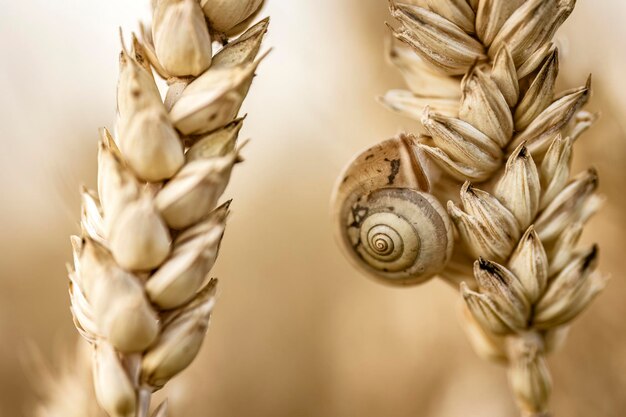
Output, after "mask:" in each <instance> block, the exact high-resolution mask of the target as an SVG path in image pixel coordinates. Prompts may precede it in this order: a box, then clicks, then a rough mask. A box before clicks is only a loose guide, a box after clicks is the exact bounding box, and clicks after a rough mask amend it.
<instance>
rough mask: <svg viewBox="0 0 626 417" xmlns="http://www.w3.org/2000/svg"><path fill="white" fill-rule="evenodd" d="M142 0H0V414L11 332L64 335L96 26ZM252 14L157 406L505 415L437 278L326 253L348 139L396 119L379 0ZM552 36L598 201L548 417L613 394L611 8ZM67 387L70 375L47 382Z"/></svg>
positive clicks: (109, 75)
mask: <svg viewBox="0 0 626 417" xmlns="http://www.w3.org/2000/svg"><path fill="white" fill-rule="evenodd" d="M145 3H147V0H134V1H128V0H126V1H124V0H110V1H107V2H95V1H89V2H87V1H78V0H72V1H70V0H65V1H56V2H50V1H47V0H33V1H30V2H16V1H12V2H9V1H8V0H0V6H2V7H1V8H0V10H1V12H0V33H1V35H2V36H0V51H1V52H2V58H0V92H1V94H0V170H1V172H0V190H1V192H2V197H1V199H2V200H1V201H2V203H1V204H0V249H1V250H0V416H3V417H9V416H10V417H13V416H19V415H29V413H30V410H32V408H33V404H34V401H35V399H36V396H35V391H34V389H33V384H34V383H36V382H37V377H36V376H35V375H34V374H33V373H32V372H30V371H28V369H30V368H31V367H30V366H29V363H30V362H31V361H30V359H29V358H30V357H31V356H30V354H29V351H30V347H31V346H33V345H34V346H36V347H37V348H38V349H39V350H40V351H41V352H42V353H43V356H44V357H45V358H46V359H47V360H48V361H49V362H53V363H58V362H59V358H60V357H61V356H62V355H63V353H64V352H65V353H66V352H67V351H68V350H70V349H72V348H73V346H74V340H75V338H76V335H75V331H74V329H73V327H72V325H71V318H70V314H69V310H68V298H67V288H66V287H67V285H66V278H65V266H64V263H65V262H66V261H68V260H69V258H70V250H69V246H70V245H69V241H68V235H69V234H70V233H72V232H74V231H76V229H77V226H76V222H77V218H78V198H77V187H78V185H79V184H80V183H83V182H84V183H86V184H88V185H92V186H93V185H94V183H95V182H94V180H95V171H96V168H95V162H96V159H95V149H96V146H95V144H96V140H97V128H98V127H99V126H109V127H112V126H113V120H114V107H115V104H114V102H115V101H114V97H115V83H116V76H117V52H118V47H119V44H118V38H117V26H118V25H121V26H122V27H124V28H125V30H126V31H127V32H128V31H130V30H132V29H134V28H135V27H136V25H135V21H136V19H137V17H139V16H142V17H143V18H146V17H147V16H148V13H147V4H145ZM266 3H267V5H266V8H265V11H264V13H263V14H265V15H270V16H271V17H272V24H271V27H270V35H269V36H268V38H267V42H266V46H267V47H270V46H271V47H273V48H274V51H273V52H272V54H271V55H270V57H269V58H268V59H267V61H266V62H264V63H263V65H262V66H261V68H260V70H259V72H258V76H257V78H256V80H255V83H254V84H253V88H252V91H251V94H250V96H249V98H248V100H247V102H246V106H245V109H244V111H246V112H248V113H249V116H248V119H247V120H246V124H245V126H244V131H243V137H251V138H252V139H253V141H252V143H251V144H250V145H249V146H248V147H247V148H246V149H245V157H246V163H245V164H242V165H240V166H239V167H238V168H237V170H236V172H235V175H234V177H233V180H232V182H231V185H230V186H229V188H228V189H227V191H226V196H227V197H233V198H234V204H233V216H232V218H231V220H230V223H229V226H228V229H227V233H226V237H225V241H224V244H223V247H222V253H221V257H220V260H219V262H218V264H217V266H216V268H215V269H214V271H213V272H214V275H215V276H218V277H219V278H221V290H220V300H219V303H218V307H217V310H216V313H215V316H214V320H213V322H212V326H211V329H210V332H209V336H208V338H207V341H206V344H205V346H204V348H203V350H202V353H201V358H200V360H199V361H198V362H197V363H195V364H194V365H193V366H192V368H190V369H189V370H188V371H186V372H185V373H184V374H183V375H182V376H181V377H180V378H178V380H177V381H176V382H174V383H172V384H171V387H170V389H169V393H170V395H171V397H172V399H173V406H174V413H173V415H174V416H183V415H184V416H186V417H200V416H216V417H241V416H273V417H279V416H285V417H295V416H298V417H300V416H302V417H305V416H311V417H313V416H315V417H322V416H324V417H348V416H350V417H352V416H360V417H383V416H385V417H409V416H412V417H418V416H419V417H421V416H424V417H453V416H454V417H459V416H483V417H490V416H505V415H514V414H513V413H514V412H513V410H514V408H513V405H512V403H511V400H510V398H509V397H510V396H509V393H508V389H507V387H506V380H505V375H504V372H503V370H502V369H501V368H499V367H498V366H496V365H492V364H488V363H485V362H483V361H481V360H480V359H479V358H477V357H476V356H475V355H474V353H473V352H472V351H471V348H470V347H469V345H468V343H467V341H466V340H465V337H464V335H463V333H462V329H461V328H460V326H459V324H458V322H457V319H456V315H457V302H458V298H457V295H456V293H455V292H454V291H452V290H451V289H450V288H449V287H447V286H445V285H444V284H442V283H440V282H431V283H428V284H426V285H423V286H421V287H416V288H406V289H394V288H388V287H384V286H381V285H379V284H377V283H375V282H373V281H370V280H368V279H365V278H363V277H361V276H360V275H359V274H358V273H357V272H356V271H354V270H353V269H352V268H351V267H349V265H348V264H347V262H346V261H345V260H344V258H343V257H342V256H341V255H340V253H339V252H338V249H337V247H336V245H335V244H334V242H333V239H332V235H331V228H330V223H329V215H328V212H329V209H328V199H329V194H330V191H331V188H332V185H333V182H334V180H335V178H336V177H337V176H338V173H339V171H340V170H341V168H342V166H343V164H344V163H345V162H346V161H347V160H348V159H349V158H350V156H351V155H352V154H353V153H355V152H356V151H358V150H360V149H362V148H363V147H365V146H367V145H370V144H373V143H375V142H376V141H378V140H380V139H383V138H385V137H387V136H391V135H393V134H394V133H396V132H397V131H398V130H399V129H401V128H406V129H411V128H413V127H414V126H415V125H414V124H412V123H411V122H409V121H407V120H406V119H402V118H400V117H397V116H395V115H393V114H390V113H388V112H387V111H386V110H384V109H383V108H382V107H380V106H379V105H378V104H377V103H376V102H375V100H374V97H375V96H376V95H379V94H382V93H383V92H384V91H385V90H386V89H388V88H393V87H399V86H401V81H400V79H399V77H398V76H397V74H396V73H395V71H394V70H393V69H392V68H390V67H388V66H387V65H386V64H385V62H384V59H383V38H384V36H385V35H386V29H385V26H384V24H383V22H384V21H385V20H387V19H388V16H387V13H386V1H384V0H342V1H331V0H316V1H306V0H291V1H288V0H268V1H267V2H266ZM578 3H579V4H578V6H577V10H576V11H575V12H574V14H573V16H572V18H571V19H570V21H569V22H568V23H567V25H566V26H565V28H564V30H563V31H562V32H561V35H566V36H567V38H566V40H564V41H563V45H564V48H563V49H564V50H565V52H566V54H567V56H566V57H565V58H564V59H563V60H562V74H563V77H562V82H563V87H564V88H565V87H571V86H574V85H577V84H580V83H582V82H584V79H585V77H586V74H587V72H593V73H594V82H595V86H596V93H595V96H594V98H593V101H592V108H593V109H600V110H601V111H602V113H603V118H602V121H601V123H600V124H599V125H598V126H597V127H595V128H594V129H593V130H592V131H591V133H589V134H587V135H586V136H585V137H584V139H582V140H581V142H580V144H579V145H578V151H577V156H576V165H577V167H578V168H580V169H582V168H584V167H586V166H587V165H589V164H593V165H595V166H596V167H597V168H598V169H599V171H600V174H601V180H602V183H601V189H602V191H603V192H604V193H605V194H606V195H607V196H608V197H609V203H608V205H607V207H606V208H605V209H604V211H603V212H602V214H601V215H600V216H598V217H597V218H596V219H594V220H593V221H592V223H591V224H590V226H589V227H588V231H587V233H586V235H585V241H588V242H591V241H598V242H599V243H600V245H601V249H602V269H603V270H605V271H606V272H609V273H611V274H612V275H613V280H612V281H611V282H610V285H609V287H608V289H607V291H605V293H604V294H603V295H602V296H601V297H600V298H599V299H598V300H597V302H596V303H595V304H594V305H593V306H592V308H591V309H590V310H589V311H588V312H587V313H586V314H584V316H583V317H582V318H581V319H580V320H578V322H577V323H576V325H575V326H574V328H573V329H572V332H571V336H570V340H569V343H568V345H567V346H566V347H565V349H564V350H563V351H562V352H560V353H559V354H558V355H556V356H555V357H553V358H552V359H551V362H550V365H551V369H552V370H553V373H554V378H555V392H554V401H553V409H554V410H555V411H556V416H569V417H578V416H581V417H582V416H597V417H609V416H611V417H613V416H614V417H617V416H623V415H624V412H625V410H626V395H625V394H624V393H625V392H626V332H625V331H626V325H625V324H624V322H623V318H624V317H625V316H626V302H624V301H623V300H624V297H625V296H626V284H625V283H624V278H623V274H622V270H623V267H624V255H623V253H624V249H623V248H624V243H625V238H624V234H625V232H626V228H625V226H626V215H625V214H624V213H625V209H626V195H625V194H624V192H623V189H624V188H623V187H624V185H623V183H624V179H625V178H626V177H625V173H626V168H625V166H624V164H625V162H626V143H625V142H624V132H625V131H626V121H625V120H626V117H625V115H626V88H625V85H624V81H623V80H624V74H626V47H624V44H623V39H624V36H625V35H626V28H625V26H624V24H623V22H624V21H625V20H626V6H624V5H623V4H622V3H621V2H620V1H619V0H612V1H608V0H607V1H603V2H596V1H593V0H579V2H578ZM67 395H68V396H72V395H73V393H72V392H68V393H67Z"/></svg>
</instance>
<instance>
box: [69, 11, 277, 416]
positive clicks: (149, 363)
mask: <svg viewBox="0 0 626 417" xmlns="http://www.w3.org/2000/svg"><path fill="white" fill-rule="evenodd" d="M261 3H262V0H230V1H226V0H201V1H200V2H198V1H197V0H157V1H155V2H153V20H152V26H151V27H143V28H142V41H139V40H138V39H137V38H136V37H135V36H134V35H133V40H132V47H131V48H130V49H129V50H127V49H126V48H125V47H124V45H123V42H122V52H121V55H120V75H119V82H118V87H117V110H118V122H117V129H116V133H117V134H116V138H115V139H114V138H113V136H112V135H111V134H109V132H108V131H107V130H106V129H102V131H101V136H102V138H101V140H100V143H99V153H98V192H97V193H95V192H93V191H90V190H87V189H84V190H83V191H82V217H81V232H82V233H81V235H80V236H73V237H72V245H73V249H74V266H73V267H70V268H69V269H70V271H69V276H70V297H71V309H72V313H73V315H74V322H75V324H76V327H77V329H78V331H79V332H80V333H81V335H82V336H84V337H85V338H86V339H87V340H88V341H89V342H90V343H91V345H92V347H93V368H94V383H95V391H96V396H97V399H98V402H99V404H100V406H101V407H102V408H103V409H104V410H105V411H106V412H107V413H108V414H109V415H110V416H111V417H146V416H148V414H149V408H150V398H151V395H152V393H153V392H154V391H156V390H158V389H160V388H162V387H163V386H164V385H165V384H166V383H167V382H168V381H169V380H170V379H171V378H172V377H173V376H175V375H176V374H178V373H179V372H180V371H182V370H183V369H185V368H186V367H187V366H188V365H189V364H190V363H191V362H192V361H193V359H194V358H195V356H196V355H197V353H198V351H199V349H200V347H201V345H202V342H203V339H204V336H205V334H206V331H207V326H208V322H209V317H210V315H211V311H212V309H213V305H214V298H215V287H216V280H215V279H210V280H209V279H208V274H209V271H210V270H211V268H212V266H213V264H214V262H215V260H216V257H217V255H218V250H219V247H220V242H221V239H222V235H223V233H224V227H225V222H226V218H227V216H228V212H229V202H228V203H225V204H222V205H221V206H219V207H217V208H216V205H217V202H218V199H219V198H220V196H221V195H222V193H223V191H224V189H225V188H226V186H227V184H228V181H229V178H230V175H231V171H232V169H233V166H234V165H235V164H236V163H237V162H239V161H240V157H239V150H240V147H239V146H237V143H236V142H237V135H238V133H239V130H240V129H241V126H242V122H243V119H236V117H237V113H238V112H239V108H240V106H241V104H242V102H243V100H244V98H245V96H246V94H247V92H248V89H249V88H250V84H251V83H252V78H253V76H254V71H255V69H256V68H257V65H258V63H259V60H256V56H257V54H258V51H259V48H260V45H261V41H262V39H263V36H264V34H265V32H266V30H267V26H268V20H267V19H266V20H263V21H261V22H259V23H257V24H256V25H254V26H252V27H251V28H250V29H248V30H246V31H245V32H244V33H243V34H241V35H239V36H238V37H237V38H236V39H234V40H233V41H232V42H230V41H229V37H230V36H234V35H237V34H239V33H241V32H242V31H243V30H245V28H246V27H247V26H248V23H249V21H250V20H251V19H253V18H254V15H255V13H256V12H257V10H258V9H259V7H260V4H261ZM212 41H213V42H212ZM218 42H219V43H221V48H220V49H219V50H218V51H217V53H215V54H214V53H213V48H214V47H215V45H218ZM153 69H154V70H155V71H156V72H157V73H158V74H159V75H160V76H161V77H162V78H164V79H166V80H167V83H168V84H169V89H168V91H167V95H166V98H165V101H163V100H162V99H161V95H160V92H159V89H158V88H157V85H156V83H155V79H154V77H153ZM166 414H167V410H166V404H165V403H163V404H161V405H160V406H159V407H158V408H157V409H156V410H155V411H154V414H152V416H154V417H164V416H165V415H166Z"/></svg>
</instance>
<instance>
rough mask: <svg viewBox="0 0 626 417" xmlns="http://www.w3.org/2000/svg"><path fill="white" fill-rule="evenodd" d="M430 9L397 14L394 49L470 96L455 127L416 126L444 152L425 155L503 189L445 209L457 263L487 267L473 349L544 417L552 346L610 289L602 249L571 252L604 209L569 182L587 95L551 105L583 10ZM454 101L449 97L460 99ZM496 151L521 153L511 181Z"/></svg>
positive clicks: (591, 176)
mask: <svg viewBox="0 0 626 417" xmlns="http://www.w3.org/2000/svg"><path fill="white" fill-rule="evenodd" d="M428 6H429V7H428V8H421V7H417V6H412V5H406V4H394V3H392V14H393V15H394V17H396V18H397V19H398V21H399V22H400V23H401V24H402V29H400V30H394V31H393V32H394V35H395V37H396V38H397V39H399V40H401V41H403V42H405V43H406V44H408V45H409V46H410V47H411V49H413V51H415V52H417V55H418V56H419V58H421V59H423V60H424V61H425V62H429V63H431V64H434V65H433V66H434V69H435V70H436V71H439V72H440V73H444V74H447V75H448V76H447V78H443V74H442V76H441V77H442V79H445V80H446V81H445V83H446V84H451V81H450V80H451V79H456V80H458V78H452V77H450V76H451V75H463V78H462V79H461V80H459V81H460V88H461V91H462V95H461V97H460V103H459V106H458V112H457V114H456V115H455V117H452V118H450V117H445V116H442V115H438V114H437V113H435V112H432V111H430V110H429V109H428V107H426V108H425V111H424V112H423V114H422V115H419V117H420V120H421V121H422V123H423V125H424V127H425V129H426V131H427V132H428V133H429V134H430V135H431V136H432V138H433V140H434V144H433V145H429V144H426V141H425V140H424V141H421V142H422V143H420V144H417V146H418V147H419V148H420V149H421V150H422V151H424V152H425V153H426V154H427V155H428V156H429V157H430V158H431V160H433V161H434V162H436V163H437V164H438V165H439V167H440V168H441V169H442V170H443V171H445V172H446V173H447V174H448V175H450V176H452V177H454V178H455V179H457V180H460V181H467V180H471V181H478V182H484V181H486V180H489V179H490V178H495V184H494V182H493V181H492V182H491V183H489V182H487V183H484V187H483V188H485V189H486V190H488V191H480V190H478V189H477V188H475V187H474V186H472V185H471V184H470V183H469V182H465V184H464V185H463V187H462V188H461V193H460V206H462V209H461V208H460V207H459V204H458V203H457V204H455V203H453V202H449V203H448V210H449V213H450V215H451V217H452V219H453V221H454V222H455V224H456V227H457V230H458V232H459V236H460V240H461V241H462V242H463V244H464V246H463V247H461V248H460V249H457V250H461V251H466V252H467V253H469V254H470V255H471V256H472V257H474V258H475V259H479V260H477V261H476V262H475V263H474V270H473V276H474V278H475V281H469V280H468V282H470V284H469V285H468V284H465V283H463V284H462V286H461V292H462V294H463V298H464V300H465V302H466V308H467V309H468V310H469V311H470V312H471V315H469V316H468V315H465V317H466V318H467V317H471V318H472V319H473V320H475V322H474V323H470V324H468V327H471V326H472V325H474V326H475V325H476V324H478V326H480V330H479V331H478V332H475V333H474V337H473V340H474V341H478V343H475V345H476V346H477V347H478V348H479V349H480V351H482V352H483V353H485V354H484V356H486V357H489V358H493V357H494V356H495V357H497V358H506V360H507V361H508V363H509V377H510V382H511V387H512V390H513V393H514V395H515V397H516V399H517V402H518V404H519V406H520V409H521V410H522V412H523V413H524V414H528V415H544V414H546V413H547V408H548V399H549V396H550V388H551V381H550V376H549V372H548V370H547V367H546V365H545V359H544V357H545V355H546V354H547V353H548V352H549V350H550V347H549V346H548V345H549V342H548V340H547V339H549V338H550V337H551V335H552V334H554V333H555V332H559V331H560V329H561V328H563V326H566V325H568V324H569V321H570V320H572V319H573V318H574V317H576V316H577V315H578V314H579V313H580V312H581V311H582V310H583V309H584V308H585V307H586V306H587V305H588V303H589V302H590V301H591V300H592V299H593V298H594V296H595V295H596V294H597V292H598V291H599V290H601V289H602V288H603V286H604V282H605V278H604V277H603V276H601V275H599V274H597V273H594V269H595V266H596V263H597V262H596V258H597V250H596V249H595V247H594V248H592V249H591V250H590V251H587V252H582V253H581V252H579V251H577V250H576V249H575V244H576V241H577V238H578V237H579V236H580V232H581V230H582V224H584V222H585V221H586V220H587V219H588V218H589V217H590V216H591V215H592V214H593V213H594V212H595V211H596V210H597V209H598V207H599V204H598V200H599V197H597V195H596V194H595V191H596V188H597V175H596V174H595V171H589V172H587V173H583V174H581V175H580V176H578V177H576V178H575V179H573V180H571V181H570V180H569V173H570V170H569V166H570V161H571V156H572V142H573V140H574V139H575V138H572V137H571V136H568V133H569V132H568V129H571V127H569V126H571V125H572V124H573V125H574V126H576V127H575V128H574V129H580V128H581V126H580V125H579V122H578V121H577V120H576V119H575V116H576V115H577V114H581V112H580V111H579V110H580V108H581V107H582V106H583V105H584V104H585V103H586V102H587V100H588V97H589V92H590V83H589V81H587V83H586V85H585V86H583V87H580V88H578V89H573V90H570V91H567V92H564V93H562V94H560V95H559V96H558V97H557V98H556V99H555V98H554V86H555V81H556V77H557V73H558V51H557V48H556V47H554V46H552V45H551V43H550V40H551V38H552V36H553V35H554V33H555V32H556V30H557V29H558V27H559V25H560V24H561V23H562V22H563V21H564V20H565V19H566V18H567V16H568V15H569V14H570V13H571V11H572V9H573V7H574V1H563V0H561V1H557V0H528V1H526V2H523V1H517V2H509V1H498V0H492V1H491V0H480V1H478V2H477V3H476V5H475V6H474V7H473V9H469V8H468V7H467V6H468V4H467V3H465V2H463V1H460V2H447V1H444V0H441V1H434V0H433V1H430V2H429V5H428ZM472 12H474V13H475V14H473V13H472ZM470 23H471V24H470ZM474 34H476V35H477V36H478V39H479V40H480V42H477V41H476V40H475V38H474V37H473V36H472V35H474ZM394 48H400V49H403V48H404V47H402V46H399V45H395V46H394ZM485 51H488V52H487V56H488V58H486V57H485V55H484V52H485ZM401 54H406V52H400V53H398V52H394V53H393V56H392V57H395V61H396V62H398V58H397V57H398V56H400V55H401ZM419 58H417V59H416V58H414V57H412V58H411V59H413V60H414V61H417V60H419ZM407 67H409V68H410V71H411V74H412V76H413V78H415V77H417V76H418V75H417V74H419V72H420V70H421V69H422V68H423V65H420V66H416V65H410V64H408V63H407V62H406V60H404V62H403V65H401V66H400V68H401V69H403V70H404V71H405V72H406V68H407ZM432 71H433V69H432V68H431V69H429V74H428V76H429V77H432V75H431V72H432ZM435 91H436V89H435ZM447 91H449V88H446V89H445V90H444V89H442V90H441V92H442V94H441V96H443V97H449V98H454V97H453V96H452V95H451V94H450V93H448V92H447ZM454 92H455V91H454ZM412 94H414V95H420V98H421V99H422V100H423V101H424V102H428V99H429V98H430V97H428V96H425V95H424V94H421V91H419V90H417V91H416V90H414V91H412ZM432 98H433V99H439V98H440V95H434V96H432ZM387 100H388V101H389V96H387ZM416 116H418V115H417V114H416ZM577 125H578V126H577ZM459 126H460V127H459ZM585 127H588V126H585ZM462 128H465V130H462ZM499 149H504V150H505V151H506V150H507V149H508V150H509V152H511V153H510V156H509V157H508V158H507V160H506V165H505V167H504V171H503V172H502V171H501V170H500V167H501V161H502V154H501V153H499V152H498V150H499ZM535 161H538V162H537V163H536V162H535ZM557 241H558V242H559V243H557ZM561 242H562V243H561ZM445 274H446V271H444V272H443V275H445ZM457 279H458V278H457ZM466 279H467V278H466ZM470 287H473V288H474V290H472V289H470ZM498 339H501V340H498ZM494 340H495V342H493V341H494ZM494 351H495V352H494Z"/></svg>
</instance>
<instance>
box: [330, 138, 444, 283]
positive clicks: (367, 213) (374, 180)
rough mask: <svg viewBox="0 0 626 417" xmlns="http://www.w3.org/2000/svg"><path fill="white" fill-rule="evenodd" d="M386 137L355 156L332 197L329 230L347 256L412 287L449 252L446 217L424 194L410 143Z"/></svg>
mask: <svg viewBox="0 0 626 417" xmlns="http://www.w3.org/2000/svg"><path fill="white" fill-rule="evenodd" d="M411 141H412V138H411V137H407V136H401V137H398V138H394V139H389V140H386V141H384V142H381V143H379V144H378V145H376V146H374V147H372V148H370V149H367V150H366V151H365V152H363V153H361V154H360V155H358V156H357V157H356V158H355V159H354V160H353V161H352V162H351V163H350V164H349V166H348V167H347V168H346V170H345V172H344V175H343V176H342V177H341V182H340V183H339V184H338V186H337V187H336V190H335V195H334V202H333V207H334V215H335V219H334V221H335V228H336V233H337V237H338V240H339V242H340V243H341V246H342V247H343V249H344V250H345V252H346V253H347V255H348V257H349V258H350V259H351V261H352V262H353V263H355V264H356V265H357V266H358V267H359V268H361V269H363V270H364V271H366V272H367V273H369V274H370V275H373V276H374V277H376V278H379V279H381V280H383V281H385V282H388V283H393V284H400V285H404V284H417V283H421V282H424V281H426V280H427V279H429V278H431V277H432V276H434V275H436V274H437V273H439V272H441V270H443V268H444V267H445V265H446V264H447V262H448V260H449V259H450V256H451V254H452V249H453V241H454V236H453V233H452V225H451V223H450V220H449V218H448V214H447V212H446V210H445V209H444V207H443V206H442V205H441V203H439V201H438V200H437V199H436V198H435V197H434V196H432V195H431V194H429V193H428V190H429V182H428V179H427V177H426V175H425V173H424V171H423V170H422V168H421V165H420V162H419V160H418V158H417V156H416V154H415V153H414V150H413V148H412V145H411Z"/></svg>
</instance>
